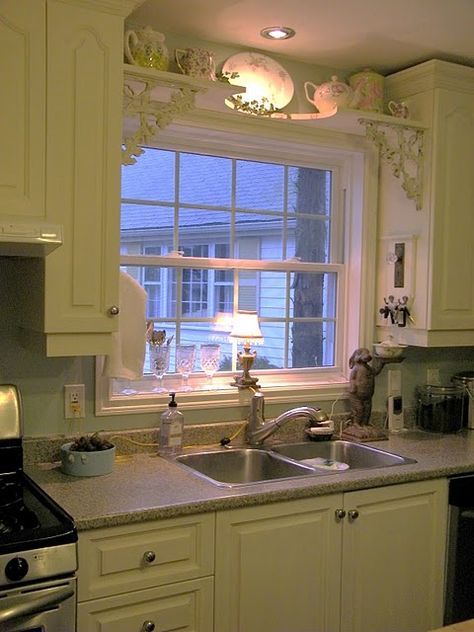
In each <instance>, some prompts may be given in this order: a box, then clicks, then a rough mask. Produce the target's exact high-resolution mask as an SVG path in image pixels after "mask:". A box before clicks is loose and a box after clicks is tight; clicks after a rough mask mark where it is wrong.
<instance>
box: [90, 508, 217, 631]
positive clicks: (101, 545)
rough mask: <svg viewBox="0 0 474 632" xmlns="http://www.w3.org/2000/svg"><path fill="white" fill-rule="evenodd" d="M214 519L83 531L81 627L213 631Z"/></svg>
mask: <svg viewBox="0 0 474 632" xmlns="http://www.w3.org/2000/svg"><path fill="white" fill-rule="evenodd" d="M214 520H215V518H214V514H212V513H210V514H202V515H196V516H189V517H181V518H177V519H170V520H162V521H156V522H145V523H142V524H140V525H131V526H124V527H111V528H106V529H94V530H91V531H85V532H83V533H80V534H79V580H78V632H93V631H94V632H132V631H134V630H136V631H137V632H141V631H145V630H147V631H151V630H156V631H157V630H160V632H167V631H171V630H183V632H185V631H187V632H212V630H213V584H214V582H213V573H214ZM153 626H154V627H153Z"/></svg>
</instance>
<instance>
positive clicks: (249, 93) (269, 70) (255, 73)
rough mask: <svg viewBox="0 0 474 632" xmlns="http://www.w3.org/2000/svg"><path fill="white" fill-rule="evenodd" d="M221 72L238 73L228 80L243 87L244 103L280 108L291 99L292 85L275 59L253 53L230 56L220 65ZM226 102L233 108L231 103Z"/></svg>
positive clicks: (289, 78)
mask: <svg viewBox="0 0 474 632" xmlns="http://www.w3.org/2000/svg"><path fill="white" fill-rule="evenodd" d="M222 73H223V74H231V73H238V75H239V76H238V77H236V78H235V79H229V82H230V83H232V84H234V85H240V86H245V88H246V92H245V93H243V94H242V93H241V94H240V95H237V96H240V97H241V98H242V100H243V101H244V102H247V103H250V102H251V101H257V102H258V103H262V99H263V103H268V104H272V105H273V107H274V108H276V109H281V108H284V107H285V105H288V103H289V102H290V101H291V99H292V98H293V94H294V91H295V87H294V85H293V81H292V79H291V77H290V75H289V74H288V73H287V72H286V70H285V69H284V68H283V66H280V64H279V63H278V62H276V61H275V60H273V59H271V57H267V56H266V55H261V54H260V53H256V52H251V51H250V52H245V53H237V54H236V55H232V56H231V57H229V58H228V59H226V61H225V62H224V64H223V66H222ZM226 103H227V105H229V106H230V107H233V105H232V103H231V102H228V101H226Z"/></svg>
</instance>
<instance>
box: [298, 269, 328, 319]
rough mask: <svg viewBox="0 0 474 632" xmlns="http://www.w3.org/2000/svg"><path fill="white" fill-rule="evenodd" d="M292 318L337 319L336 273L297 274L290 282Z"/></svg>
mask: <svg viewBox="0 0 474 632" xmlns="http://www.w3.org/2000/svg"><path fill="white" fill-rule="evenodd" d="M290 284H291V285H290V304H291V311H290V316H292V317H294V318H323V317H324V318H335V316H336V284H337V277H336V273H335V272H326V273H322V272H297V273H293V274H292V275H291V281H290Z"/></svg>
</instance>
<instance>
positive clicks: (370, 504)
mask: <svg viewBox="0 0 474 632" xmlns="http://www.w3.org/2000/svg"><path fill="white" fill-rule="evenodd" d="M447 506H448V501H447V482H446V480H436V481H426V482H420V483H407V484H405V485H396V486H393V487H381V488H377V489H370V490H363V491H357V492H350V493H347V494H345V497H344V508H345V510H346V513H347V516H346V518H345V520H344V538H343V553H342V558H343V566H342V569H343V570H342V599H341V609H342V617H341V632H426V630H431V629H433V628H436V627H439V626H440V625H441V624H442V611H443V576H444V550H445V537H446V522H447ZM351 511H357V512H358V517H355V516H356V515H357V514H352V516H353V518H352V519H351V518H350V515H351V514H350V512H351Z"/></svg>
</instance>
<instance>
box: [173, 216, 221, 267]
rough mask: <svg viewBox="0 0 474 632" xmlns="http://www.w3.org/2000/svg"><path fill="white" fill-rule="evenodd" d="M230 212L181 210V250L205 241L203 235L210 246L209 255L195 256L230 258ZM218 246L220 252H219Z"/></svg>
mask: <svg viewBox="0 0 474 632" xmlns="http://www.w3.org/2000/svg"><path fill="white" fill-rule="evenodd" d="M230 225H231V215H230V213H229V212H219V211H206V210H203V209H180V211H179V240H178V241H179V250H183V248H184V247H185V246H187V245H189V244H191V243H193V242H196V240H198V241H199V242H200V243H202V241H203V233H204V234H205V239H206V242H207V244H208V254H206V255H193V256H195V257H198V256H206V257H229V256H230ZM217 244H219V248H220V249H219V250H218V252H217V250H216V249H217Z"/></svg>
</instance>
